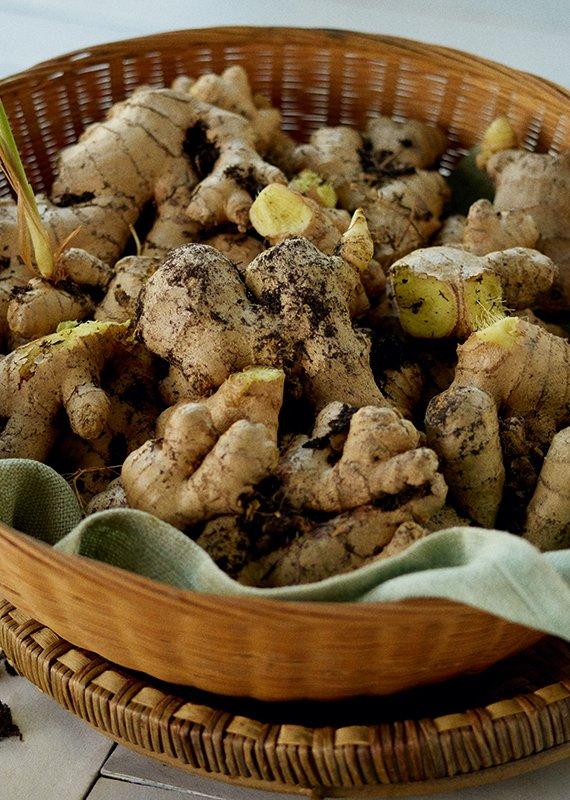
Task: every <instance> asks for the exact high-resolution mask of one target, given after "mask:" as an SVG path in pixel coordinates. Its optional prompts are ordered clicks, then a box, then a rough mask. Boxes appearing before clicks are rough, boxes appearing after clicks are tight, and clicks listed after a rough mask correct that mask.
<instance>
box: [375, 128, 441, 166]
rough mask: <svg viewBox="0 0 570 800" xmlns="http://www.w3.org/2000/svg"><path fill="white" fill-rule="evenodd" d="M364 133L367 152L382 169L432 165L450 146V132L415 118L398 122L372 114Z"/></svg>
mask: <svg viewBox="0 0 570 800" xmlns="http://www.w3.org/2000/svg"><path fill="white" fill-rule="evenodd" d="M364 137H365V146H366V150H367V154H368V155H369V156H370V155H371V156H372V158H373V159H374V162H375V163H376V164H377V166H378V168H380V169H382V168H384V169H386V168H387V167H389V168H390V169H402V168H405V167H415V168H419V169H421V168H425V167H430V166H432V165H433V164H434V163H435V162H436V161H437V159H438V158H439V157H440V156H441V155H442V153H443V152H444V151H445V148H446V147H447V136H446V135H445V133H444V132H443V131H442V130H441V129H440V128H436V127H434V126H432V125H426V123H425V122H420V121H419V120H415V119H412V120H406V121H405V122H396V121H395V120H393V119H390V117H372V119H369V120H368V123H367V125H366V130H365V134H364Z"/></svg>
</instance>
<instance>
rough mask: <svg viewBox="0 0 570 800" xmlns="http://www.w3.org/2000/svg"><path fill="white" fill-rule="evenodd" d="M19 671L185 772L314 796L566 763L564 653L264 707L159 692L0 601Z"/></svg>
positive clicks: (2, 643)
mask: <svg viewBox="0 0 570 800" xmlns="http://www.w3.org/2000/svg"><path fill="white" fill-rule="evenodd" d="M0 647H1V648H2V649H3V650H4V651H5V653H6V655H7V656H8V658H9V659H10V661H12V663H13V664H14V665H15V667H16V669H17V670H18V672H20V673H21V674H22V675H23V676H24V677H26V678H28V679H29V680H30V681H32V682H33V683H34V684H36V686H38V687H39V688H40V689H41V690H42V691H43V692H46V693H47V694H49V695H50V696H51V697H53V698H54V699H55V700H56V701H57V702H58V703H59V704H60V705H62V706H63V707H64V708H66V709H67V710H69V711H71V712H72V713H74V714H76V715H77V716H79V717H81V718H82V719H84V720H85V721H86V722H88V723H90V724H91V725H92V726H93V727H95V728H96V729H97V730H99V731H100V732H101V733H104V734H106V735H107V736H110V737H111V738H112V739H114V740H115V741H117V742H120V743H121V744H124V745H126V746H127V747H129V748H131V749H133V750H136V751H137V752H140V753H143V754H145V755H148V756H151V757H153V758H156V759H158V760H159V761H161V762H163V763H167V764H171V765H173V766H176V767H181V768H182V769H186V770H188V771H191V772H196V773H199V774H202V775H208V776H210V777H213V778H217V779H221V780H226V781H231V782H234V783H238V784H242V785H247V786H252V787H256V788H265V789H268V788H269V789H275V790H280V791H286V792H294V793H298V794H308V795H311V796H313V797H321V796H323V795H324V796H329V797H333V796H342V797H349V796H350V797H353V796H361V795H368V796H376V797H380V796H395V795H405V794H422V793H426V792H430V793H431V792H437V791H449V790H450V789H452V788H457V787H460V786H469V785H475V784H477V785H478V784H481V783H484V782H491V781H493V780H499V779H501V778H505V777H510V776H513V775H516V774H519V773H522V772H526V771H530V770H533V769H536V768H537V767H539V766H542V765H544V764H547V763H551V762H553V761H557V760H560V759H562V758H565V757H567V756H569V755H570V644H567V643H564V642H561V641H558V640H556V639H552V638H551V639H545V640H543V642H542V643H541V644H539V645H536V646H535V647H534V648H532V649H530V650H527V651H525V652H524V653H523V654H522V655H519V656H515V657H512V658H510V659H508V660H506V661H503V662H501V663H499V664H497V665H495V666H494V667H492V668H491V669H489V670H487V672H485V673H482V674H480V675H477V676H470V677H464V678H462V679H460V680H455V681H452V682H448V683H446V684H442V685H440V686H439V687H436V688H431V689H422V690H415V691H414V692H407V693H405V694H401V695H397V696H393V697H391V698H388V699H387V698H384V699H376V700H371V699H370V698H367V699H363V700H358V699H357V700H353V701H350V702H339V703H327V704H322V703H321V704H319V703H310V704H309V703H305V704H299V703H297V704H291V703H289V704H267V703H259V702H254V701H251V700H238V699H236V698H223V697H219V696H216V695H208V694H206V693H204V692H199V691H197V690H192V689H188V688H181V687H175V686H172V685H168V684H163V683H159V682H158V681H155V680H153V679H150V678H148V677H147V676H144V675H142V674H139V673H134V672H130V671H128V670H125V669H122V668H120V667H117V666H115V665H114V664H111V663H109V662H108V661H105V660H104V659H103V658H101V657H99V656H97V655H94V654H93V653H89V652H87V651H86V650H80V649H79V648H76V647H73V646H72V645H70V644H69V643H68V642H66V641H65V640H64V639H62V638H61V637H59V636H57V634H55V633H54V632H53V631H52V630H50V629H49V628H46V627H45V626H43V625H41V624H40V623H38V622H36V621H34V620H33V619H30V618H29V617H28V616H27V615H26V614H23V613H22V612H20V611H19V610H17V609H16V608H14V606H12V605H11V604H10V603H8V602H6V601H3V602H2V603H0Z"/></svg>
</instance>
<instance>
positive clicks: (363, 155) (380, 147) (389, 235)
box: [294, 117, 450, 266]
mask: <svg viewBox="0 0 570 800" xmlns="http://www.w3.org/2000/svg"><path fill="white" fill-rule="evenodd" d="M445 146H446V137H445V136H444V135H443V134H442V132H441V131H439V130H438V129H436V128H432V127H430V126H428V125H425V124H424V123H421V122H417V121H410V122H405V123H399V122H395V121H393V120H391V119H388V118H386V117H378V118H375V119H371V120H370V121H369V123H368V127H367V129H366V131H365V132H364V134H363V135H362V136H361V135H360V134H359V133H358V132H357V131H355V130H353V129H351V128H344V127H337V128H321V129H319V130H317V131H315V133H313V134H312V136H311V139H310V142H309V144H307V145H300V146H299V147H298V148H297V150H296V152H295V157H294V160H295V164H296V165H297V167H298V168H306V169H310V170H311V171H313V172H315V173H317V174H318V175H319V176H321V177H322V178H323V179H324V180H326V181H327V182H328V183H330V184H331V185H332V186H333V187H334V189H335V191H336V194H337V196H338V199H339V204H340V206H341V207H342V208H345V209H346V210H348V211H350V212H354V211H355V210H356V209H357V208H359V207H360V208H362V210H363V212H364V214H365V216H366V219H367V221H368V225H369V227H370V232H371V234H372V239H373V241H374V246H375V258H376V260H377V261H378V262H379V263H381V264H383V265H385V266H388V265H389V264H390V263H391V262H392V261H395V260H396V259H398V258H399V257H401V256H403V255H405V254H406V253H409V252H410V251H411V250H414V249H416V248H418V247H421V246H422V245H423V244H426V243H427V241H428V239H429V238H430V236H431V235H432V234H433V233H435V232H436V231H437V230H438V229H439V227H440V225H441V222H440V216H441V213H442V210H443V206H444V203H445V201H446V200H447V199H448V197H449V194H450V193H449V189H448V188H447V184H446V182H445V180H444V179H443V178H442V176H441V175H439V174H438V173H437V172H435V171H430V170H428V169H426V167H429V166H432V165H433V164H434V162H435V161H436V160H437V158H438V157H439V156H440V155H441V154H442V153H443V151H444V150H445Z"/></svg>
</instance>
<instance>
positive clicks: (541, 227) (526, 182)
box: [487, 150, 570, 310]
mask: <svg viewBox="0 0 570 800" xmlns="http://www.w3.org/2000/svg"><path fill="white" fill-rule="evenodd" d="M487 172H488V173H489V175H490V176H491V178H492V179H493V181H494V183H495V198H494V201H493V205H494V208H495V210H496V211H499V212H509V211H519V212H525V213H526V214H529V215H530V216H531V217H532V218H533V220H534V222H535V224H536V227H537V229H538V231H539V234H540V240H539V243H538V249H539V250H541V251H542V252H543V253H544V254H545V255H547V256H549V257H550V258H552V260H553V261H554V262H555V263H556V265H557V266H558V268H559V270H560V276H559V279H558V281H557V284H556V287H555V292H553V293H552V295H550V296H549V298H548V306H549V307H551V308H553V309H557V310H564V309H567V308H568V307H570V235H569V234H568V219H569V218H570V152H568V151H566V152H564V153H561V154H560V155H554V154H553V155H550V154H547V153H529V152H527V151H526V150H504V151H502V152H500V153H496V154H495V155H493V156H491V158H490V159H489V161H488V163H487Z"/></svg>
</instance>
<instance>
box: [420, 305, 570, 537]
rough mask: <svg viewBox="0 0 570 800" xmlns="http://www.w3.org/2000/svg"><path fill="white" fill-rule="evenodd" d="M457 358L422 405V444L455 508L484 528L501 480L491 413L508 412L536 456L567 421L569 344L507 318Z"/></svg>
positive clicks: (569, 410) (498, 500)
mask: <svg viewBox="0 0 570 800" xmlns="http://www.w3.org/2000/svg"><path fill="white" fill-rule="evenodd" d="M458 355H459V360H458V364H457V368H456V372H455V378H454V381H453V383H452V384H451V386H450V387H449V389H447V390H446V391H444V392H443V393H442V394H440V395H438V396H437V397H435V398H434V399H433V400H432V401H431V402H430V404H429V406H428V409H427V412H426V432H427V437H428V444H429V445H430V446H431V447H433V449H434V450H435V452H436V453H437V454H438V455H439V457H440V459H441V463H442V470H443V474H444V476H445V478H446V480H447V483H448V485H449V487H450V490H451V492H452V494H453V495H454V497H455V499H456V501H457V503H458V504H459V508H460V510H462V511H464V512H465V513H467V514H468V515H469V516H470V517H471V518H472V519H474V520H475V521H476V522H478V523H480V524H482V525H485V526H486V527H492V526H493V524H494V523H495V519H496V515H497V512H498V510H499V506H500V503H501V499H502V497H503V487H504V482H505V467H504V463H503V455H502V451H501V438H500V429H499V414H500V416H501V417H502V418H504V419H507V420H508V419H509V418H511V417H516V418H517V419H518V420H519V422H520V424H521V425H522V426H523V428H524V435H525V437H526V440H527V441H528V443H529V446H532V447H534V448H536V449H538V450H539V451H542V452H543V453H544V452H545V450H546V448H547V447H548V446H549V444H550V442H551V440H552V437H553V436H554V434H555V433H556V431H557V430H559V429H560V428H561V427H564V426H565V425H568V424H569V422H570V345H569V344H568V342H566V341H565V340H564V339H561V338H560V337H558V336H553V335H552V334H549V333H548V332H546V331H544V330H542V329H541V328H539V327H538V326H536V325H532V324H530V323H528V322H525V321H524V320H522V319H518V318H516V317H511V318H505V319H502V320H500V321H498V322H496V323H495V324H493V325H491V326H490V327H488V328H485V329H483V330H481V331H478V332H477V333H474V334H472V335H471V336H470V337H469V339H468V340H467V341H466V342H465V344H463V345H461V346H460V347H459V348H458ZM553 376H555V378H554V377H553Z"/></svg>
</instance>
